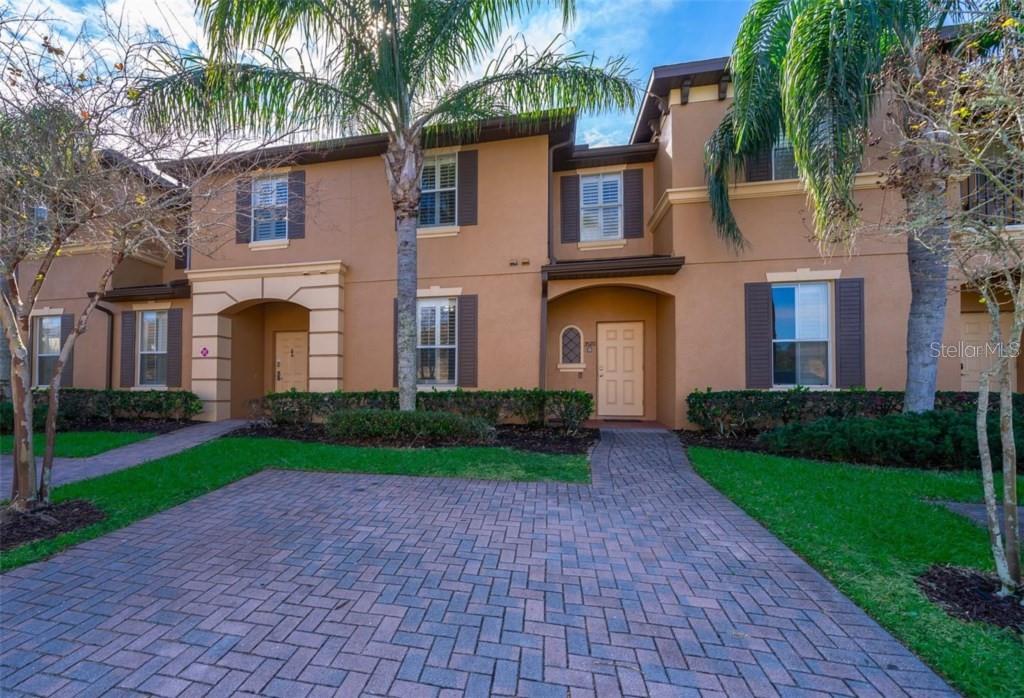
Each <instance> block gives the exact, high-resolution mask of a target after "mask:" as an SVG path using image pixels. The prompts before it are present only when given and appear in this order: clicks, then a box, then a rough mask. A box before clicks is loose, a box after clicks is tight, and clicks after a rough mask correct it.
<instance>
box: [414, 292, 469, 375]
mask: <svg viewBox="0 0 1024 698" xmlns="http://www.w3.org/2000/svg"><path fill="white" fill-rule="evenodd" d="M421 303H422V304H423V305H433V306H436V307H438V308H440V307H441V305H442V304H445V303H452V304H454V306H455V341H454V342H453V343H452V344H440V343H434V344H422V345H421V344H420V304H421ZM438 318H440V315H438ZM438 334H440V332H438ZM438 338H440V337H438ZM449 348H451V349H454V350H455V375H454V376H452V381H451V382H450V383H430V382H420V381H419V372H420V366H419V360H420V349H449ZM416 375H417V380H416V389H417V390H430V389H434V390H455V389H456V388H458V387H459V299H458V298H457V297H454V296H427V297H419V296H417V298H416Z"/></svg>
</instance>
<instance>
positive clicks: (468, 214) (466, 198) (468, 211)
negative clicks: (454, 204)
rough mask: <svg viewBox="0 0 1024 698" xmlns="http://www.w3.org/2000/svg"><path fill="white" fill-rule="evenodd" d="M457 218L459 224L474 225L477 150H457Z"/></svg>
mask: <svg viewBox="0 0 1024 698" xmlns="http://www.w3.org/2000/svg"><path fill="white" fill-rule="evenodd" d="M458 171H459V175H458V177H459V183H458V197H459V202H458V207H459V208H458V218H457V220H456V222H457V223H458V224H459V225H460V226H461V225H476V211H477V151H475V150H460V151H459V164H458Z"/></svg>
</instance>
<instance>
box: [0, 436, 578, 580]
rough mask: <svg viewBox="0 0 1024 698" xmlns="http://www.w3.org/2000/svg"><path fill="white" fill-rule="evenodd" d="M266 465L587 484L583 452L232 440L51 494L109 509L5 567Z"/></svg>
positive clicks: (29, 547)
mask: <svg viewBox="0 0 1024 698" xmlns="http://www.w3.org/2000/svg"><path fill="white" fill-rule="evenodd" d="M264 468H284V469H289V470H321V471H333V472H348V473H380V474H384V475H420V476H440V477H466V478H480V479H490V480H518V481H529V480H558V481H563V482H582V483H585V482H589V481H590V466H589V464H588V463H587V459H586V456H582V455H580V456H561V455H548V454H543V453H527V452H525V451H514V450H512V449H507V448H493V447H462V448H433V449H387V448H360V447H355V446H330V445H326V444H315V443H303V442H299V441H288V440H284V439H255V438H242V437H227V438H222V439H217V440H216V441H211V442H209V443H206V444H203V445H202V446H197V447H196V448H193V449H191V450H189V451H185V452H183V453H179V454H177V455H174V456H170V457H168V458H162V459H160V460H155V461H150V462H149V463H144V464H142V465H139V466H136V467H134V468H128V469H126V470H120V471H118V472H116V473H111V474H109V475H104V476H103V477H98V478H95V479H92V480H84V481H81V482H73V483H71V484H68V485H63V486H61V487H58V488H56V489H55V490H54V491H53V499H54V500H56V501H60V500H64V499H88V500H89V501H91V502H92V503H93V504H95V505H96V506H98V507H99V508H101V509H103V510H104V511H105V512H106V513H107V518H106V519H105V520H103V521H101V522H99V523H97V524H93V525H92V526H87V527H85V528H81V529H79V530H77V531H74V532H71V533H64V534H61V535H59V536H57V537H56V538H51V539H48V540H43V541H37V542H35V543H28V544H26V545H23V546H20V547H18V548H14V549H12V550H9V551H7V552H5V553H3V554H2V555H0V571H3V570H9V569H12V568H14V567H18V566H20V565H24V564H27V563H29V562H34V561H36V560H39V559H42V558H44V557H47V556H49V555H52V554H54V553H56V552H59V551H61V550H64V549H65V548H68V547H70V546H72V545H75V544H76V543H81V542H82V541H86V540H90V539H92V538H96V537H97V536H101V535H103V534H104V533H108V532H110V531H113V530H115V529H118V528H122V527H123V526H127V525H128V524H130V523H132V522H133V521H137V520H139V519H142V518H145V517H147V516H150V515H152V514H155V513H157V512H159V511H163V510H164V509H168V508H170V507H173V506H175V505H177V504H181V503H182V502H186V501H188V500H190V499H193V498H195V497H198V496H199V495H201V494H205V493H207V492H210V491H212V490H215V489H217V488H220V487H223V486H224V485H227V484H229V483H232V482H234V481H236V480H239V479H241V478H243V477H246V476H247V475H252V474H253V473H256V472H259V471H260V470H263V469H264Z"/></svg>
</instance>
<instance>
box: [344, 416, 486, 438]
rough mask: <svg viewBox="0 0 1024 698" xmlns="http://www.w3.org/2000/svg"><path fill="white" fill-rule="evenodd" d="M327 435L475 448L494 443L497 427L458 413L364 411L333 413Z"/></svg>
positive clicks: (477, 418) (478, 418)
mask: <svg viewBox="0 0 1024 698" xmlns="http://www.w3.org/2000/svg"><path fill="white" fill-rule="evenodd" d="M327 432H328V433H329V434H330V435H331V436H332V437H333V438H335V439H338V440H339V441H378V440H379V441H386V442H389V443H394V442H397V443H416V442H422V443H430V444H438V443H444V444H456V443H459V444H475V443H483V442H487V441H490V440H491V439H492V438H493V436H494V427H493V426H491V424H489V423H488V422H487V421H486V420H484V419H481V418H480V417H467V416H465V415H461V414H456V413H454V412H425V411H422V410H416V411H415V412H400V411H398V410H379V409H363V410H338V411H337V412H334V413H332V414H331V415H330V416H329V417H328V418H327Z"/></svg>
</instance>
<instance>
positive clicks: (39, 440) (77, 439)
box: [0, 431, 153, 458]
mask: <svg viewBox="0 0 1024 698" xmlns="http://www.w3.org/2000/svg"><path fill="white" fill-rule="evenodd" d="M151 436H153V434H151V433H150V432H147V431H63V432H58V433H57V443H56V444H55V445H54V451H55V452H56V455H57V456H58V457H59V458H85V457H87V456H95V455H97V454H99V453H103V452H105V451H109V450H110V449H112V448H117V447H118V446H127V445H128V444H133V443H135V442H136V441H142V440H144V439H148V438H149V437H151ZM32 445H33V448H34V450H35V454H36V455H37V456H41V455H43V448H44V447H45V446H46V435H45V434H33V435H32ZM13 446H14V437H13V436H11V435H9V434H4V435H3V436H0V453H10V452H11V451H12V449H13Z"/></svg>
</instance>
